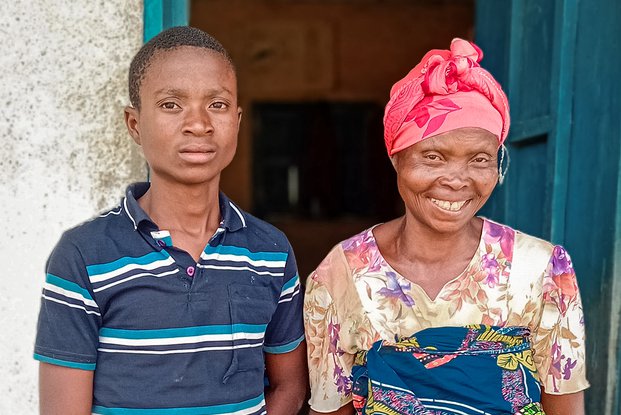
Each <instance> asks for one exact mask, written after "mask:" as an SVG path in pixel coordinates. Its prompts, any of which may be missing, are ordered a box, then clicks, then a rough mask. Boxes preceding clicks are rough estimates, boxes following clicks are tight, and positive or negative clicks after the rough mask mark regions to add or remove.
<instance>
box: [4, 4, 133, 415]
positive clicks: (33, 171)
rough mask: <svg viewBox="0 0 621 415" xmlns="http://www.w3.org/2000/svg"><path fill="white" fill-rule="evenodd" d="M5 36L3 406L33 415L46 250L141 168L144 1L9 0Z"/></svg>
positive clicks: (110, 199) (118, 193)
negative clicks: (137, 115)
mask: <svg viewBox="0 0 621 415" xmlns="http://www.w3.org/2000/svg"><path fill="white" fill-rule="evenodd" d="M0 39H1V40H0V43H1V44H2V48H1V54H0V73H1V74H2V77H1V83H0V96H1V97H2V104H3V105H2V111H0V137H2V144H1V147H0V169H1V171H2V172H3V180H2V183H1V184H0V200H1V201H2V205H3V207H4V212H5V213H4V220H3V223H4V224H5V225H4V226H5V230H4V232H3V236H2V238H0V259H1V262H2V264H3V271H2V274H1V277H0V278H1V283H0V329H1V332H0V333H1V334H0V413H2V414H9V413H13V414H20V415H28V414H35V413H37V405H38V404H37V388H36V385H37V375H36V374H37V365H36V363H35V361H34V360H33V359H32V348H33V341H34V334H35V325H36V318H37V314H38V307H39V296H40V290H41V284H42V282H43V278H44V264H45V260H46V258H47V255H48V254H49V252H50V250H51V248H52V247H53V245H54V244H55V243H56V241H57V240H58V238H59V237H60V234H61V232H62V231H63V230H64V229H66V228H68V227H70V226H72V225H75V224H77V223H79V222H81V221H83V220H85V219H87V218H89V217H90V216H92V215H93V214H95V213H96V212H97V211H98V210H101V209H103V208H104V207H107V206H110V205H112V204H114V203H117V201H118V199H119V197H120V196H121V195H122V192H123V188H124V186H125V184H126V183H127V182H129V181H133V180H138V179H141V178H144V176H145V173H144V172H145V169H144V167H143V166H144V163H143V162H142V159H141V156H140V155H139V153H138V150H137V148H136V147H135V146H134V145H133V143H131V142H130V138H129V136H128V134H127V133H126V131H125V128H124V125H123V107H124V105H125V104H126V103H127V102H128V98H127V92H126V72H127V67H128V66H129V61H130V59H131V57H132V56H133V54H134V53H135V52H136V50H137V49H138V48H139V47H140V45H141V43H142V1H141V0H106V1H97V2H94V1H91V0H37V1H28V0H16V1H2V2H0Z"/></svg>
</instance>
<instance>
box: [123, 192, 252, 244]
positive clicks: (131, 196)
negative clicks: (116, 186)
mask: <svg viewBox="0 0 621 415" xmlns="http://www.w3.org/2000/svg"><path fill="white" fill-rule="evenodd" d="M150 186H151V185H150V184H149V183H145V182H141V183H134V184H131V185H129V186H128V187H127V191H126V192H125V200H123V207H124V208H125V211H126V212H127V216H129V219H130V220H131V221H132V224H133V225H134V230H137V229H138V227H140V226H142V224H143V223H145V224H151V225H152V226H157V225H156V224H155V223H154V222H153V221H152V220H151V218H150V217H149V215H147V213H146V212H145V211H144V210H142V208H141V207H140V205H139V204H138V199H140V198H141V197H142V196H143V195H144V194H145V193H146V192H147V190H149V187H150ZM219 199H220V216H221V217H222V224H221V226H223V227H224V228H225V229H226V230H228V231H230V232H235V231H237V230H239V229H242V228H245V227H246V218H245V216H244V213H243V212H242V210H241V209H240V208H238V207H237V206H236V205H235V204H234V203H233V202H231V200H230V199H229V198H228V197H227V196H226V195H225V194H224V193H223V192H220V195H219Z"/></svg>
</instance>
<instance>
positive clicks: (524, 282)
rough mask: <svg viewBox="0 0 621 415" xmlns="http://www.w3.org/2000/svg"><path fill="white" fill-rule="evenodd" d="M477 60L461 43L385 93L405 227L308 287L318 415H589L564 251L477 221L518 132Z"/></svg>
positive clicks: (357, 250)
mask: <svg viewBox="0 0 621 415" xmlns="http://www.w3.org/2000/svg"><path fill="white" fill-rule="evenodd" d="M482 56H483V54H482V52H481V51H480V49H479V48H477V47H476V46H475V45H474V44H472V43H469V42H467V41H464V40H461V39H455V40H453V42H452V44H451V48H450V50H432V51H430V52H429V53H427V55H425V57H424V58H423V60H422V61H421V62H420V63H419V64H418V65H417V66H416V67H415V68H414V69H413V70H412V71H411V72H410V73H409V74H408V75H407V76H406V77H405V78H404V79H402V80H400V81H399V82H397V83H396V84H395V85H394V86H393V88H392V90H391V94H390V95H391V98H390V101H389V102H388V104H387V106H386V111H385V116H384V132H385V134H384V138H385V141H386V147H387V149H388V154H389V156H390V158H391V161H392V163H393V165H394V168H395V170H396V172H397V186H398V189H399V193H400V195H401V198H402V199H403V202H404V204H405V214H404V215H403V216H402V217H400V218H397V219H395V220H392V221H390V222H387V223H383V224H379V225H377V226H375V227H373V228H371V229H368V230H366V231H364V232H362V233H360V234H358V235H355V236H353V237H352V238H350V239H348V240H346V241H343V242H341V243H340V244H338V245H337V246H336V247H334V249H333V250H332V251H331V252H330V253H329V255H328V256H327V257H326V258H325V259H324V261H323V262H322V263H321V264H320V265H319V267H318V268H317V269H316V270H315V271H314V272H313V273H312V274H311V276H310V278H309V279H308V282H307V291H306V300H305V324H306V336H307V342H308V357H309V371H310V380H311V399H310V404H311V408H312V412H311V413H313V412H314V413H333V414H353V413H354V407H355V408H356V410H357V411H358V413H365V414H379V413H382V414H397V415H399V414H492V415H498V414H516V413H526V414H542V413H544V412H542V408H543V411H545V413H546V414H548V415H553V414H563V415H571V414H584V409H583V407H584V404H583V392H582V391H583V390H584V389H586V388H587V387H588V382H587V380H586V377H585V351H584V327H583V315H582V305H581V301H580V295H579V292H578V287H577V283H576V277H575V273H574V270H573V268H572V264H571V260H570V258H569V256H568V254H567V252H566V251H565V250H564V249H563V248H562V247H560V246H554V245H552V244H550V243H548V242H546V241H542V240H539V239H536V238H534V237H531V236H528V235H525V234H523V233H520V232H519V231H515V230H513V229H511V228H509V227H507V226H504V225H501V224H498V223H494V222H492V221H490V220H487V219H484V218H480V217H477V216H476V213H477V211H478V210H479V209H480V208H481V207H482V206H483V205H484V204H485V202H486V201H487V199H488V198H489V196H490V194H491V193H492V190H493V189H494V187H495V185H496V183H497V182H498V181H499V178H500V180H502V171H501V167H499V162H498V160H497V154H498V150H499V148H500V146H502V145H503V142H504V140H505V139H506V137H507V134H508V129H509V113H508V103H507V98H506V96H505V94H504V92H503V91H502V89H501V87H500V85H499V84H498V83H497V82H496V81H495V80H494V79H493V77H492V76H491V75H490V74H489V73H488V72H487V71H485V70H484V69H483V68H481V67H480V66H479V64H478V62H479V61H480V60H481V58H482ZM502 150H503V151H502V152H501V153H502V154H504V147H503V148H502ZM500 164H502V163H500ZM524 173H525V174H527V172H524ZM352 399H353V401H354V402H353V404H352V403H350V402H351V401H352Z"/></svg>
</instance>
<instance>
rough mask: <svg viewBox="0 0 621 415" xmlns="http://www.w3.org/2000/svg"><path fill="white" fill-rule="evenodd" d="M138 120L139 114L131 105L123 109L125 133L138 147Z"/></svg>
mask: <svg viewBox="0 0 621 415" xmlns="http://www.w3.org/2000/svg"><path fill="white" fill-rule="evenodd" d="M139 119H140V112H139V111H138V110H137V109H136V108H134V107H132V106H131V105H128V106H126V107H125V125H126V126H127V131H128V132H129V135H131V136H132V138H133V139H134V141H135V142H136V144H138V145H140V127H138V121H139Z"/></svg>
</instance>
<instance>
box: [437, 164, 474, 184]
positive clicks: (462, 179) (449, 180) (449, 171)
mask: <svg viewBox="0 0 621 415" xmlns="http://www.w3.org/2000/svg"><path fill="white" fill-rule="evenodd" d="M440 183H442V184H443V185H445V186H449V187H450V188H452V189H455V190H459V189H463V188H464V187H466V186H467V185H468V168H467V167H466V166H464V165H462V164H460V163H455V164H453V165H448V166H447V167H446V170H445V171H444V174H443V175H442V177H441V181H440Z"/></svg>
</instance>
